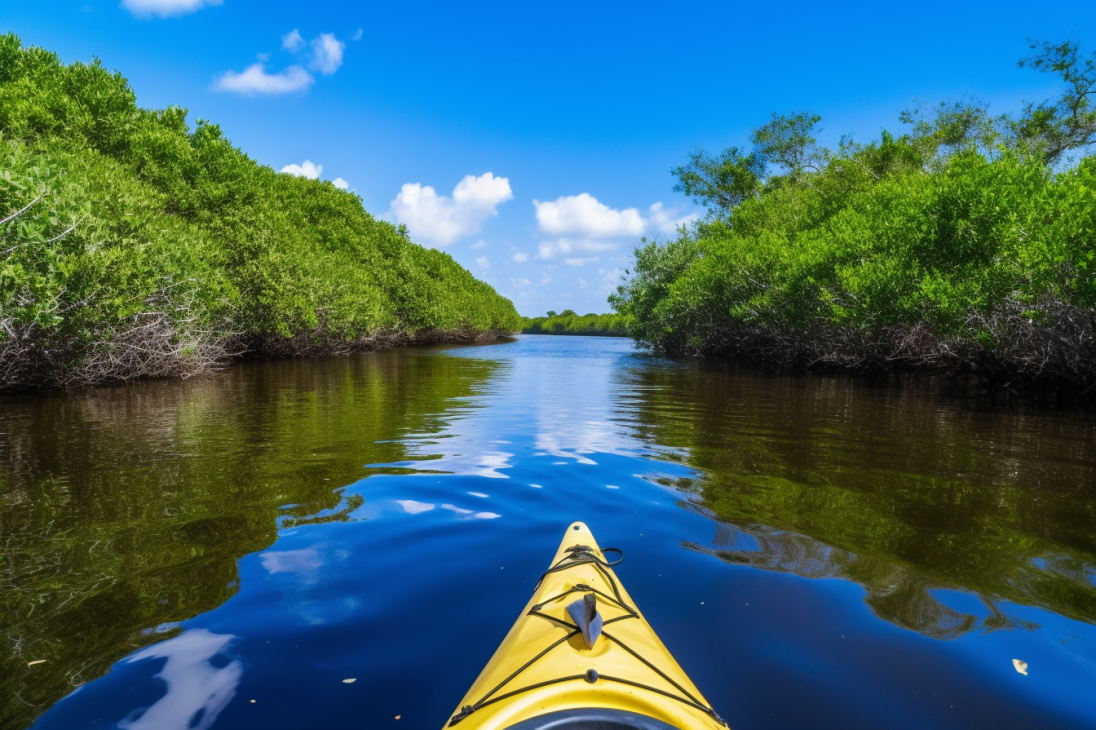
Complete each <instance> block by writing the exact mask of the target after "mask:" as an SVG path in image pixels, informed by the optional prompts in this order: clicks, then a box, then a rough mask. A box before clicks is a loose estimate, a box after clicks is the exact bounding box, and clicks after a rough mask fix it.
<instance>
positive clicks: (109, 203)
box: [0, 34, 521, 388]
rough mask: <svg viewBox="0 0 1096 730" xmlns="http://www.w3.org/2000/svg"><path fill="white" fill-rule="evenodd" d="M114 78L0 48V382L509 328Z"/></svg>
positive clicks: (451, 269) (72, 378) (401, 245)
mask: <svg viewBox="0 0 1096 730" xmlns="http://www.w3.org/2000/svg"><path fill="white" fill-rule="evenodd" d="M186 118H187V111H186V110H185V109H181V108H178V107H169V108H167V109H161V110H150V109H142V108H140V107H139V106H137V103H136V98H135V95H134V92H133V90H132V89H131V88H130V86H129V84H128V83H127V81H126V80H125V79H124V78H123V77H122V76H121V74H119V73H112V72H110V71H108V70H107V69H105V68H103V67H102V65H101V64H100V63H99V62H98V61H94V62H92V63H91V64H83V63H79V62H77V63H73V64H70V65H67V66H66V65H64V64H62V63H61V62H60V60H59V59H58V57H57V56H56V55H55V54H53V53H50V52H48V51H45V50H43V49H40V48H23V47H22V46H21V44H20V41H19V38H18V37H17V36H15V35H14V34H8V35H4V36H0V157H2V159H3V174H2V179H0V218H2V219H3V222H2V224H0V388H11V387H26V386H33V385H43V384H45V385H50V384H53V385H56V384H78V383H96V382H103V381H110V380H125V379H130V378H135V377H142V376H165V375H186V374H191V373H195V372H200V371H203V370H205V369H208V368H209V367H211V366H214V365H216V364H219V363H222V362H225V361H227V360H230V359H233V358H238V357H242V356H258V357H264V356H290V355H302V354H325V353H333V352H345V351H350V350H354V349H373V348H376V347H382V346H388V345H392V344H402V343H409V342H426V341H441V340H459V341H470V340H475V339H477V338H484V337H494V336H497V335H498V334H501V333H509V332H512V331H516V330H518V329H520V327H521V317H520V316H519V315H518V314H517V312H516V310H515V309H514V307H513V305H512V304H511V302H510V301H509V300H507V299H505V298H503V297H502V296H500V295H499V294H498V293H496V292H495V291H494V289H492V288H491V287H490V286H488V285H487V284H485V283H483V282H480V281H478V280H476V279H475V278H474V277H473V276H472V275H471V274H470V273H469V272H468V271H466V270H465V269H463V268H461V267H460V266H459V265H458V264H457V263H456V262H455V261H454V260H453V259H452V258H451V257H450V256H449V255H448V254H445V253H441V252H439V251H435V250H431V249H425V248H422V247H420V246H418V245H416V244H414V243H412V242H411V241H410V240H409V239H408V238H407V237H406V234H405V233H404V232H403V231H401V230H399V229H397V228H396V227H395V226H393V225H392V224H390V223H387V222H384V221H379V220H376V219H375V218H373V216H371V215H370V214H369V213H367V212H366V211H365V210H364V209H363V208H362V203H361V199H360V198H358V196H356V195H354V194H353V193H350V192H345V191H342V190H339V189H337V188H335V187H334V186H333V185H332V184H331V183H330V182H326V181H320V180H309V179H305V178H300V177H293V176H290V175H287V174H281V173H277V172H275V171H274V170H273V169H271V168H269V167H266V166H265V165H260V164H259V163H257V162H255V161H254V160H252V159H251V158H249V157H248V156H247V155H246V154H245V153H244V152H242V151H241V150H239V149H238V148H236V147H234V146H233V145H232V144H231V142H230V141H229V140H228V139H226V138H225V136H224V134H223V133H222V132H221V130H220V128H219V127H218V126H217V125H216V124H213V123H212V122H209V121H206V120H201V119H199V120H197V123H196V124H195V125H194V126H193V127H191V126H190V125H189V124H188V123H187V121H186Z"/></svg>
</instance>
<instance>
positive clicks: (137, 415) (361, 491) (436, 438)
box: [0, 337, 1096, 730]
mask: <svg viewBox="0 0 1096 730" xmlns="http://www.w3.org/2000/svg"><path fill="white" fill-rule="evenodd" d="M573 520H584V521H585V522H587V523H588V524H589V525H590V527H591V528H592V529H593V531H594V534H595V535H596V536H597V538H598V540H599V542H600V543H601V544H602V545H605V546H609V545H613V546H619V547H621V548H623V549H624V551H625V553H626V556H627V559H626V560H625V562H624V563H623V564H622V565H620V567H619V568H617V573H618V575H619V576H620V577H621V579H622V580H623V582H624V583H625V585H626V586H627V588H628V590H629V592H630V593H631V594H632V596H633V597H634V598H635V600H636V602H637V603H638V605H639V606H640V608H641V610H642V611H643V612H644V613H645V615H646V617H647V618H648V620H649V621H650V622H651V624H652V625H653V626H654V628H655V630H656V631H658V633H659V634H660V635H661V637H662V639H663V641H664V642H665V643H666V644H667V646H668V647H669V648H670V650H671V651H672V652H673V653H674V654H675V655H676V657H677V659H678V661H679V662H680V663H681V665H682V666H683V667H684V668H685V670H686V671H687V672H688V673H689V674H690V675H691V676H692V678H693V680H694V681H695V682H696V684H697V685H698V686H699V687H700V689H701V690H702V691H703V692H704V694H705V695H707V698H708V699H709V700H710V702H711V703H712V705H713V706H714V707H715V708H716V709H717V710H718V711H719V713H720V714H721V715H722V716H723V717H724V718H726V719H727V720H728V721H729V722H730V724H731V727H732V728H735V729H736V730H745V729H748V728H786V727H793V726H811V727H835V728H837V727H840V728H877V727H887V728H905V727H909V728H923V727H926V726H928V727H956V728H959V727H963V728H968V727H993V728H1025V730H1030V729H1031V728H1065V727H1096V625H1094V624H1096V417H1094V415H1093V414H1092V413H1091V412H1085V411H1076V410H1068V409H1061V408H1058V409H1051V408H1048V407H1045V406H1040V405H1039V404H1037V403H1033V402H1030V401H1026V402H1017V401H1016V399H1013V400H1012V401H1011V402H1010V401H1001V400H999V399H998V400H997V401H994V400H993V399H990V398H988V397H987V396H985V395H980V394H978V393H964V392H950V393H942V392H941V391H940V389H939V386H937V385H934V384H932V383H929V382H924V381H920V382H913V383H911V382H905V383H899V382H891V383H874V384H873V383H865V382H856V381H849V380H844V379H837V378H821V377H798V376H778V375H769V374H764V373H760V372H756V371H750V370H743V369H737V368H734V367H732V366H729V365H727V364H722V363H703V362H700V363H698V362H687V363H673V362H667V361H663V360H657V359H653V358H649V357H645V356H643V355H640V354H637V353H635V352H633V350H632V347H631V343H630V342H629V341H626V340H622V339H603V338H564V337H523V338H520V339H519V340H518V341H517V342H515V343H509V344H502V345H495V346H490V347H474V348H448V349H446V348H438V349H408V350H400V351H394V352H384V353H375V354H369V355H363V356H359V357H353V358H342V359H330V360H316V361H299V362H275V363H262V364H250V365H242V366H239V367H235V368H232V369H231V370H228V371H226V372H224V373H222V374H220V375H217V376H215V377H211V378H208V379H204V380H200V381H190V382H182V383H179V382H156V383H144V384H138V385H135V386H131V387H125V388H116V389H104V390H95V391H90V392H84V393H76V394H68V395H57V396H52V397H49V398H45V399H42V398H37V399H14V400H12V399H9V400H6V401H3V402H0V575H2V583H0V642H2V645H0V652H2V656H0V703H2V704H0V727H4V728H24V727H27V726H30V725H32V724H33V725H35V727H37V728H42V729H43V730H45V729H47V728H49V729H52V728H65V729H66V730H71V729H79V728H93V727H94V728H107V727H118V728H122V729H132V730H146V729H147V730H175V729H176V728H178V729H179V730H182V729H183V728H199V729H203V730H204V729H205V728H210V727H217V728H294V729H296V728H304V727H310V728H313V727H314V728H321V727H325V728H326V727H331V728H335V727H362V728H379V727H405V728H407V727H409V728H430V729H434V728H440V727H441V726H442V725H443V724H444V723H445V721H446V720H447V719H448V717H449V714H450V712H451V711H452V710H453V708H454V705H455V704H456V703H457V702H458V701H459V700H460V698H461V697H462V695H463V694H464V692H465V690H466V689H467V688H468V686H469V685H470V684H471V683H472V681H473V679H475V677H476V675H477V673H478V672H479V670H480V669H481V668H482V666H483V665H484V664H485V662H486V661H487V659H488V658H489V657H490V655H491V653H492V652H493V651H494V650H495V648H496V646H497V645H498V643H499V642H500V641H501V639H502V637H503V636H504V635H505V634H506V632H507V630H508V629H509V627H510V625H511V623H512V622H513V620H514V619H515V618H516V616H517V614H518V612H519V611H520V610H521V607H522V606H523V605H524V602H525V601H526V600H527V598H528V596H529V594H530V592H531V590H532V587H533V583H534V581H535V580H536V578H537V576H538V575H539V574H540V572H541V571H542V570H543V569H544V568H545V567H546V564H547V562H548V560H549V559H550V558H551V556H552V555H553V553H554V551H555V549H556V547H557V546H558V543H559V540H560V538H561V537H562V534H563V530H564V528H565V527H566V526H567V524H568V523H569V522H571V521H573ZM42 659H44V660H46V661H45V662H42V663H38V664H33V665H29V666H28V664H29V663H30V662H35V661H38V660H42ZM1013 659H1021V660H1023V661H1025V662H1027V663H1028V674H1027V675H1026V676H1025V675H1022V674H1020V673H1019V672H1017V671H1016V669H1015V668H1014V666H1013V661H1012V660H1013ZM351 678H353V679H355V680H356V681H354V682H352V683H347V682H345V681H344V680H347V679H351ZM397 715H398V716H400V719H399V720H396V719H395V718H396V716H397Z"/></svg>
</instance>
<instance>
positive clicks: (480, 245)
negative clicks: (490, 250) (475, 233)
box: [470, 238, 487, 251]
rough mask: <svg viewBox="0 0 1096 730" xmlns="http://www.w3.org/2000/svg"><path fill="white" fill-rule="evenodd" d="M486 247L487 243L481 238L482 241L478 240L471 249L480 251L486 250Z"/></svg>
mask: <svg viewBox="0 0 1096 730" xmlns="http://www.w3.org/2000/svg"><path fill="white" fill-rule="evenodd" d="M486 247H487V241H484V240H483V239H482V238H481V239H480V240H478V241H476V242H475V243H473V244H472V245H471V247H470V248H471V249H472V250H473V251H475V250H476V249H479V248H486Z"/></svg>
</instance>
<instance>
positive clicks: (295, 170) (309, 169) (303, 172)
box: [282, 160, 346, 183]
mask: <svg viewBox="0 0 1096 730" xmlns="http://www.w3.org/2000/svg"><path fill="white" fill-rule="evenodd" d="M282 172H285V173H289V174H290V175H294V176H296V177H307V178H308V179H309V180H315V179H316V178H318V177H319V176H320V173H321V172H323V165H317V164H316V163H315V162H313V161H312V160H305V161H304V162H302V163H301V164H299V165H298V164H296V163H294V164H292V165H286V166H285V167H283V168H282ZM337 179H339V180H342V178H341V177H340V178H337ZM343 182H344V183H345V182H346V181H345V180H343Z"/></svg>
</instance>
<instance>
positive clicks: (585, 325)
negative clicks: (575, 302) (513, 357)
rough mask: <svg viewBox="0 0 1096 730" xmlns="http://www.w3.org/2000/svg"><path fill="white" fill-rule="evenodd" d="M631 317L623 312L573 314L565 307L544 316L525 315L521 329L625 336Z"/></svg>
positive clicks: (525, 331)
mask: <svg viewBox="0 0 1096 730" xmlns="http://www.w3.org/2000/svg"><path fill="white" fill-rule="evenodd" d="M630 321H631V318H630V317H628V316H627V315H623V314H615V313H612V312H609V313H607V314H593V313H590V314H575V312H574V311H573V310H571V309H565V310H563V311H562V312H560V313H559V314H556V313H555V312H548V314H547V316H545V317H525V318H524V322H523V324H522V329H521V331H522V332H523V333H524V334H527V335H600V336H602V337H627V336H628V325H629V323H630Z"/></svg>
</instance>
